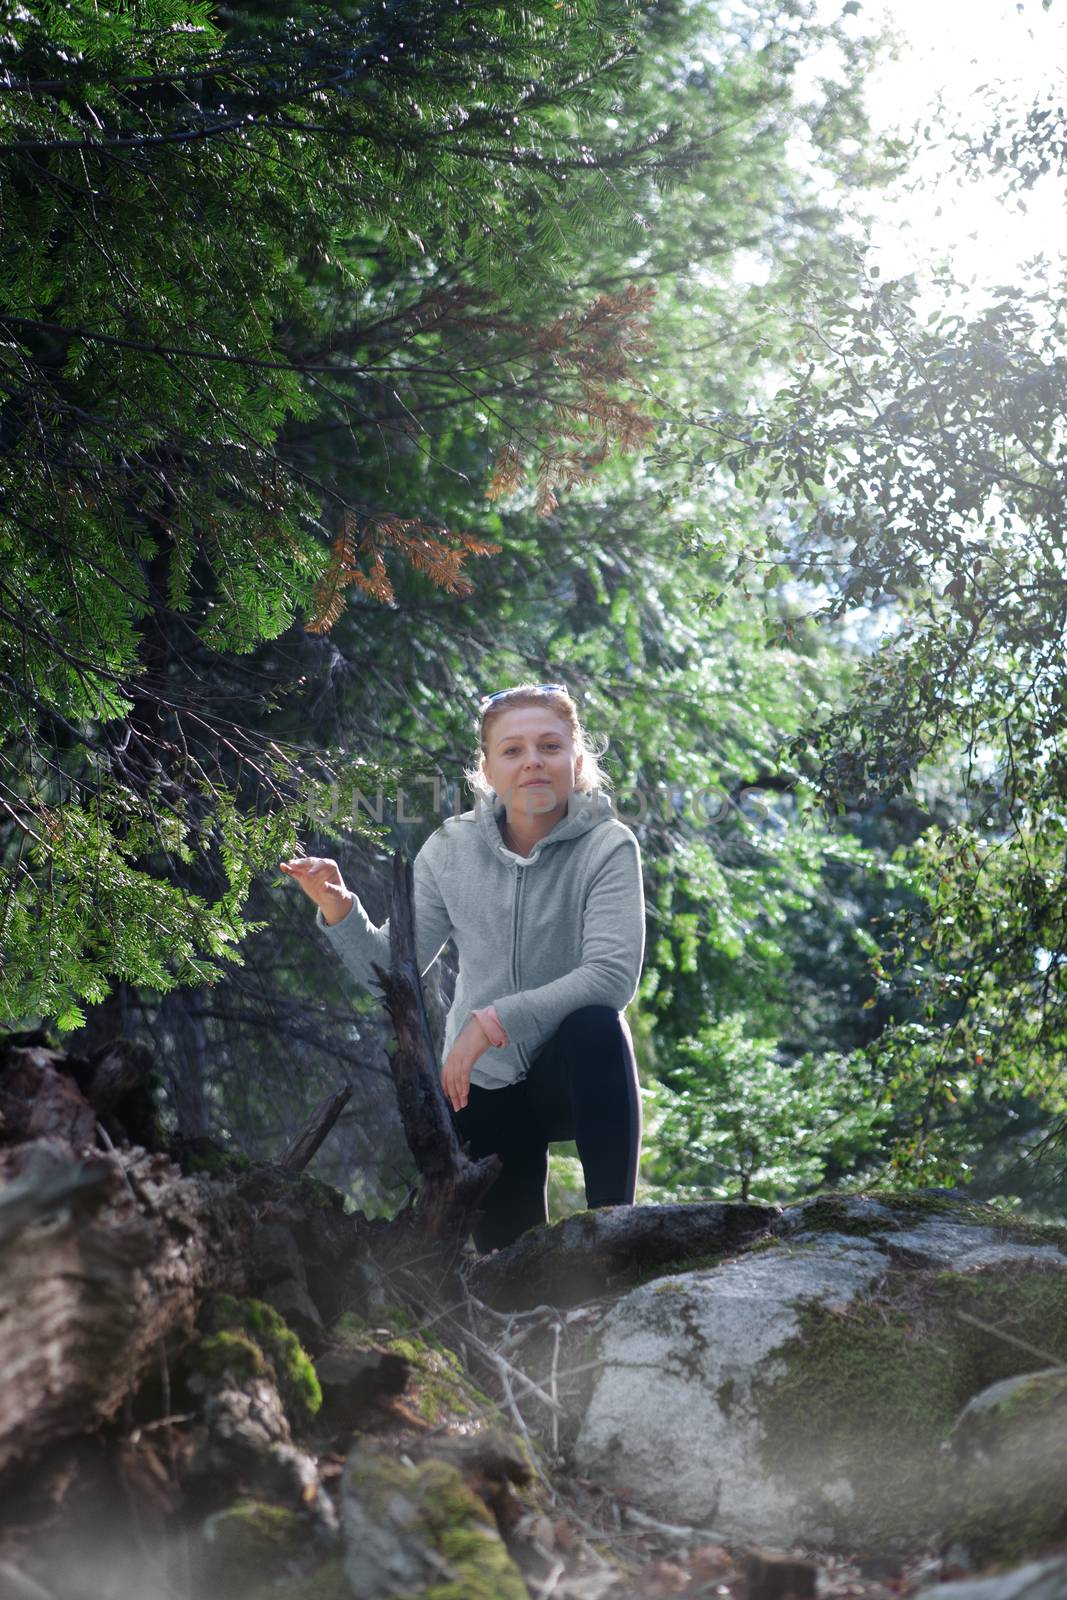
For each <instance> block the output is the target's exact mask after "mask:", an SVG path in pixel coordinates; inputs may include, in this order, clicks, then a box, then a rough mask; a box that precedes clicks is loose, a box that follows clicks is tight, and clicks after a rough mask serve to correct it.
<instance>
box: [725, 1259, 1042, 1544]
mask: <svg viewBox="0 0 1067 1600" xmlns="http://www.w3.org/2000/svg"><path fill="white" fill-rule="evenodd" d="M960 1312H962V1313H964V1316H963V1317H961V1316H959V1315H958V1313H960ZM797 1317H798V1331H797V1334H796V1336H795V1337H794V1338H793V1339H791V1340H790V1341H788V1343H787V1344H786V1345H784V1346H781V1347H779V1349H778V1350H777V1352H776V1355H777V1357H778V1359H779V1360H780V1361H782V1362H784V1363H785V1365H786V1371H785V1372H784V1374H781V1375H779V1376H777V1377H775V1378H773V1379H769V1380H765V1381H762V1382H757V1383H756V1384H754V1386H753V1398H754V1400H755V1402H756V1404H757V1405H758V1407H759V1413H760V1418H761V1423H762V1428H763V1444H762V1448H761V1455H762V1459H763V1460H764V1462H765V1464H766V1465H767V1468H768V1470H772V1471H774V1472H775V1473H776V1474H778V1475H779V1476H780V1477H784V1478H785V1479H787V1480H792V1481H793V1483H794V1484H795V1485H797V1486H798V1488H801V1489H803V1488H804V1486H805V1485H807V1486H809V1490H808V1492H810V1486H811V1485H812V1483H813V1474H812V1463H813V1454H812V1452H813V1445H814V1442H815V1441H816V1440H817V1441H818V1450H819V1461H820V1468H819V1471H818V1473H816V1474H815V1477H816V1478H820V1479H823V1480H827V1479H829V1480H831V1481H832V1480H833V1479H834V1478H835V1477H836V1476H837V1474H836V1473H835V1470H834V1469H835V1466H836V1467H837V1468H839V1473H840V1478H841V1480H842V1481H847V1482H848V1484H849V1493H848V1494H847V1495H846V1496H845V1501H846V1504H845V1505H844V1506H843V1507H842V1516H841V1526H840V1530H839V1537H840V1539H841V1540H843V1541H846V1542H847V1540H848V1538H849V1537H850V1534H849V1531H848V1529H849V1525H850V1522H851V1507H852V1505H853V1503H854V1502H858V1503H859V1504H861V1505H862V1506H863V1507H864V1508H865V1509H864V1518H865V1526H866V1529H867V1533H866V1542H867V1543H869V1544H870V1545H871V1546H873V1547H880V1546H885V1547H888V1548H898V1547H905V1548H906V1547H907V1546H908V1543H909V1541H910V1540H912V1539H913V1538H915V1537H923V1536H934V1535H936V1534H938V1533H939V1532H940V1531H941V1529H942V1528H943V1527H944V1525H945V1524H946V1521H948V1520H951V1512H950V1510H949V1507H950V1505H951V1503H952V1501H953V1493H952V1488H951V1472H950V1471H949V1470H948V1468H947V1463H946V1456H945V1451H944V1450H943V1449H942V1445H943V1444H944V1443H945V1442H946V1441H947V1439H948V1437H949V1436H950V1434H951V1432H952V1429H953V1427H954V1424H955V1423H956V1419H957V1417H958V1416H959V1414H960V1412H961V1411H962V1409H963V1408H964V1406H965V1405H966V1404H967V1402H968V1400H969V1399H970V1398H971V1396H973V1395H975V1394H976V1393H977V1392H978V1391H980V1390H982V1389H984V1388H985V1387H986V1386H987V1385H989V1384H991V1383H994V1382H996V1381H997V1380H998V1379H1002V1378H1007V1377H1011V1376H1013V1375H1015V1374H1017V1373H1018V1372H1019V1370H1020V1368H1021V1367H1022V1368H1025V1367H1026V1366H1027V1365H1028V1364H1029V1361H1030V1358H1028V1357H1027V1356H1026V1355H1025V1354H1024V1353H1023V1352H1022V1351H1021V1350H1020V1349H1019V1348H1018V1346H1016V1345H1013V1344H1011V1343H1009V1342H1007V1341H1005V1340H1003V1339H1000V1338H998V1337H997V1336H996V1335H995V1334H991V1333H989V1332H986V1331H984V1329H983V1328H981V1327H979V1326H977V1323H979V1322H980V1323H984V1324H985V1325H986V1327H987V1328H999V1329H1000V1331H1001V1332H1006V1333H1009V1334H1013V1335H1015V1337H1017V1338H1019V1339H1021V1340H1026V1341H1028V1342H1030V1343H1032V1344H1036V1345H1038V1346H1042V1347H1048V1348H1050V1353H1052V1354H1053V1355H1055V1356H1057V1357H1059V1358H1062V1359H1064V1360H1067V1272H1065V1271H1062V1270H1059V1271H1057V1270H1051V1271H1049V1270H1035V1269H1034V1267H1033V1265H1032V1264H1030V1263H1023V1262H1015V1263H1007V1264H1000V1265H998V1266H996V1267H992V1268H988V1269H979V1270H971V1271H967V1272H953V1271H950V1270H942V1271H926V1272H911V1273H908V1272H903V1271H901V1272H897V1273H890V1274H889V1276H888V1279H887V1281H886V1283H885V1285H884V1288H883V1292H882V1293H881V1294H880V1295H879V1297H878V1298H877V1299H876V1300H873V1301H872V1302H870V1303H865V1302H863V1301H857V1302H855V1303H853V1304H851V1305H850V1306H848V1308H847V1311H846V1312H844V1314H843V1313H842V1311H841V1310H840V1309H835V1308H834V1307H832V1306H827V1305H821V1304H815V1303H812V1304H808V1305H801V1306H799V1307H798V1308H797ZM966 1318H975V1319H976V1321H975V1322H971V1321H968V1320H965V1319H966ZM815 1493H816V1494H818V1488H816V1490H815ZM819 1514H820V1516H823V1517H828V1518H829V1520H830V1521H831V1523H832V1522H833V1521H834V1513H833V1508H832V1506H830V1505H829V1504H827V1503H825V1502H822V1501H820V1507H819ZM995 1544H996V1541H995V1539H994V1540H993V1541H992V1542H991V1543H990V1544H989V1546H988V1547H987V1548H988V1549H989V1551H990V1553H992V1551H993V1549H994V1548H995ZM1010 1553H1011V1551H1009V1550H1008V1549H1005V1550H1004V1554H1005V1555H1008V1554H1010Z"/></svg>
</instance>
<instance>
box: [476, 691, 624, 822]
mask: <svg viewBox="0 0 1067 1600" xmlns="http://www.w3.org/2000/svg"><path fill="white" fill-rule="evenodd" d="M519 706H543V707H544V708H545V710H546V711H552V712H555V714H556V715H557V716H558V717H560V718H561V719H562V720H563V721H564V722H565V723H566V724H567V726H568V728H569V729H570V734H571V739H572V741H573V743H574V748H575V752H576V753H577V752H581V757H582V764H581V767H580V768H579V769H578V776H577V778H576V779H575V782H574V787H575V789H577V790H579V791H580V792H581V793H582V794H592V793H594V792H599V793H600V794H607V793H609V792H610V790H611V787H612V780H611V775H610V774H609V773H607V772H605V771H604V770H603V768H602V767H601V765H600V757H601V756H602V755H603V754H604V751H605V750H606V749H607V746H608V741H607V739H606V738H605V739H604V745H603V748H602V749H601V750H595V749H594V748H593V745H592V744H591V743H590V739H589V735H588V733H587V732H586V731H585V729H584V728H583V727H582V721H581V718H580V717H579V715H578V707H577V706H576V705H575V703H574V701H573V700H572V699H571V697H570V695H569V694H568V693H567V691H566V689H553V690H551V691H548V692H546V691H545V690H543V689H538V687H537V685H536V684H534V683H519V684H516V686H515V688H514V689H509V690H508V693H507V697H506V698H505V699H500V700H493V701H492V702H491V703H490V704H489V705H487V706H486V707H485V708H484V710H483V711H482V714H481V719H480V721H479V727H478V746H479V748H478V755H477V756H476V758H475V760H474V761H473V762H472V763H471V765H470V766H469V767H465V768H464V771H463V776H464V777H465V778H466V780H467V782H468V783H469V784H470V786H471V788H472V789H473V790H474V792H475V794H476V795H478V796H479V797H480V798H481V799H483V800H488V799H489V797H490V795H491V794H492V793H493V787H492V785H491V784H490V783H489V781H488V779H487V778H486V776H485V758H486V756H487V755H488V754H489V733H490V730H491V728H492V726H493V723H494V722H496V720H497V718H498V717H501V716H503V714H504V712H505V711H515V710H516V709H517V708H518V707H519Z"/></svg>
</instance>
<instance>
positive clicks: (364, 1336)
mask: <svg viewBox="0 0 1067 1600" xmlns="http://www.w3.org/2000/svg"><path fill="white" fill-rule="evenodd" d="M416 1326H417V1324H416V1322H415V1319H414V1317H413V1316H412V1315H411V1313H410V1312H408V1311H406V1310H405V1309H404V1307H403V1306H395V1305H391V1304H387V1305H384V1306H382V1308H381V1310H380V1311H379V1313H378V1314H377V1316H375V1317H374V1319H373V1320H371V1319H370V1318H368V1317H361V1316H359V1315H358V1313H357V1312H355V1311H346V1312H345V1313H344V1315H343V1316H340V1317H338V1318H337V1321H336V1322H334V1323H332V1324H331V1325H330V1338H331V1339H333V1340H334V1341H335V1342H336V1343H337V1344H341V1345H359V1346H363V1345H368V1344H374V1343H376V1342H377V1341H378V1340H379V1339H381V1338H382V1336H383V1333H386V1332H392V1333H394V1334H400V1333H404V1332H407V1331H408V1330H409V1329H415V1328H416Z"/></svg>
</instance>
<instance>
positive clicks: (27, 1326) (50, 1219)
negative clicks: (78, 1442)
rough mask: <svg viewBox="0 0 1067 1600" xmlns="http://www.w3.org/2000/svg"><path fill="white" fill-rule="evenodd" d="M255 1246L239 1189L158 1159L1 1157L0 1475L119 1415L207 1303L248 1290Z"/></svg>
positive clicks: (61, 1149)
mask: <svg viewBox="0 0 1067 1600" xmlns="http://www.w3.org/2000/svg"><path fill="white" fill-rule="evenodd" d="M249 1245H250V1218H249V1214H248V1210H247V1207H244V1206H242V1205H241V1204H240V1203H239V1202H238V1201H237V1200H236V1199H235V1196H234V1194H233V1191H232V1188H231V1187H230V1186H229V1185H225V1184H219V1183H216V1182H214V1181H213V1180H211V1179H207V1178H185V1177H183V1176H182V1174H181V1172H180V1171H179V1169H178V1168H177V1167H176V1166H175V1165H174V1164H173V1163H172V1162H171V1161H170V1160H169V1159H168V1158H167V1157H166V1156H164V1155H158V1154H157V1155H149V1154H148V1153H147V1152H146V1151H144V1150H141V1149H139V1148H137V1147H134V1148H126V1149H123V1150H115V1151H113V1152H111V1153H108V1154H103V1153H97V1152H86V1153H84V1154H82V1155H78V1154H76V1152H75V1151H74V1150H73V1148H72V1147H71V1146H70V1145H69V1144H67V1143H65V1142H63V1141H61V1140H58V1139H37V1140H32V1141H30V1142H28V1143H24V1144H20V1145H17V1146H14V1147H9V1148H7V1149H5V1150H3V1151H2V1152H0V1327H2V1328H3V1330H4V1338H3V1382H2V1383H0V1472H3V1470H4V1469H5V1468H7V1467H8V1466H10V1465H11V1464H12V1463H14V1462H19V1463H25V1462H27V1461H28V1460H30V1459H32V1458H33V1457H34V1456H35V1455H36V1454H37V1453H38V1452H39V1451H40V1450H41V1449H43V1448H44V1447H45V1446H46V1445H50V1444H52V1443H54V1442H55V1441H56V1440H57V1439H62V1438H65V1437H70V1436H72V1435H74V1434H80V1433H84V1432H87V1431H89V1430H91V1429H92V1428H93V1427H94V1426H95V1425H97V1424H98V1423H101V1422H104V1421H106V1420H107V1419H109V1418H111V1417H113V1416H114V1415H115V1413H116V1412H117V1411H118V1409H119V1407H120V1406H121V1404H122V1402H123V1400H124V1398H125V1397H126V1395H127V1394H129V1393H131V1392H132V1391H133V1390H134V1389H135V1388H136V1386H137V1385H138V1383H139V1382H140V1380H141V1379H142V1377H143V1376H144V1375H145V1373H146V1372H147V1371H148V1370H149V1368H150V1366H151V1365H152V1363H153V1362H154V1361H157V1360H158V1359H159V1352H160V1349H161V1348H162V1343H163V1341H164V1340H165V1339H166V1338H167V1337H168V1336H170V1335H171V1334H173V1333H175V1332H181V1333H183V1334H188V1333H189V1332H190V1331H191V1329H192V1325H193V1319H194V1316H195V1312H196V1307H197V1304H198V1302H199V1300H200V1299H201V1297H202V1296H203V1295H204V1294H206V1293H208V1292H210V1291H211V1290H213V1289H215V1288H221V1287H222V1286H223V1285H225V1286H226V1287H227V1288H228V1289H230V1290H231V1291H232V1292H236V1293H241V1292H242V1289H243V1286H244V1278H245V1270H246V1269H245V1263H246V1262H247V1261H248V1259H249V1256H250V1249H249Z"/></svg>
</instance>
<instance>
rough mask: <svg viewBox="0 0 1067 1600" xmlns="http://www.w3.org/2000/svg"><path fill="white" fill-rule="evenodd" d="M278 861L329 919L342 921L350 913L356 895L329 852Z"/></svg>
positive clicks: (327, 919) (329, 920) (283, 869)
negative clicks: (324, 854) (326, 854)
mask: <svg viewBox="0 0 1067 1600" xmlns="http://www.w3.org/2000/svg"><path fill="white" fill-rule="evenodd" d="M278 865H279V867H280V868H281V870H282V871H283V872H287V873H288V874H289V876H290V877H291V878H295V879H296V881H297V883H298V884H299V885H300V887H301V889H303V891H304V893H305V894H306V895H307V896H308V898H309V899H310V900H314V902H315V904H316V905H317V906H318V907H319V908H320V909H321V911H322V914H323V916H324V917H325V918H326V921H327V922H329V923H334V922H340V921H341V919H342V918H343V917H346V916H347V915H348V913H349V910H350V909H351V906H352V901H353V900H354V899H355V896H354V895H353V893H352V891H351V889H348V888H346V887H345V880H344V879H343V878H342V876H341V869H340V867H339V866H338V865H337V862H336V861H331V859H330V857H329V856H295V857H294V858H293V860H292V861H279V863H278Z"/></svg>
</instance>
